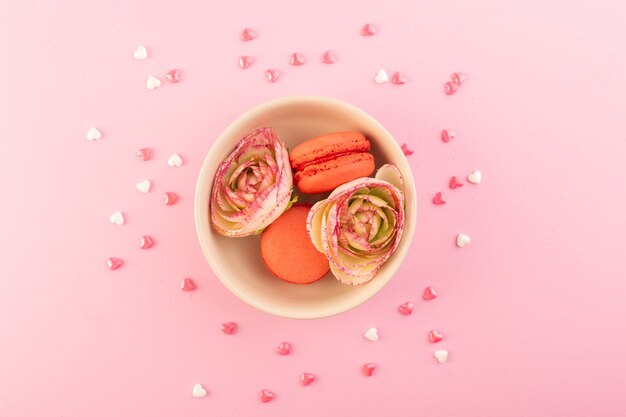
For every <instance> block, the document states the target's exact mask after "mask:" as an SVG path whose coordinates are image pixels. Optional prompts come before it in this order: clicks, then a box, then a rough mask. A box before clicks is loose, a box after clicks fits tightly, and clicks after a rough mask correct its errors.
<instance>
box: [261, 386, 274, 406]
mask: <svg viewBox="0 0 626 417" xmlns="http://www.w3.org/2000/svg"><path fill="white" fill-rule="evenodd" d="M259 397H260V398H261V402H262V403H268V402H270V401H272V400H273V399H274V397H275V395H274V393H273V392H272V391H270V390H268V389H264V390H261V392H260V393H259Z"/></svg>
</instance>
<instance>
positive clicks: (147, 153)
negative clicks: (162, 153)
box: [136, 148, 152, 161]
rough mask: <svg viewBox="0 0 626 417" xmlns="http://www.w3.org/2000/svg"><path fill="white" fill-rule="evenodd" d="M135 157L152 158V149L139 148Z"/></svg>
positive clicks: (145, 159) (146, 159) (144, 159)
mask: <svg viewBox="0 0 626 417" xmlns="http://www.w3.org/2000/svg"><path fill="white" fill-rule="evenodd" d="M136 155H137V157H138V158H140V159H141V160H142V161H149V160H150V158H152V149H150V148H141V149H139V150H138V151H137V153H136Z"/></svg>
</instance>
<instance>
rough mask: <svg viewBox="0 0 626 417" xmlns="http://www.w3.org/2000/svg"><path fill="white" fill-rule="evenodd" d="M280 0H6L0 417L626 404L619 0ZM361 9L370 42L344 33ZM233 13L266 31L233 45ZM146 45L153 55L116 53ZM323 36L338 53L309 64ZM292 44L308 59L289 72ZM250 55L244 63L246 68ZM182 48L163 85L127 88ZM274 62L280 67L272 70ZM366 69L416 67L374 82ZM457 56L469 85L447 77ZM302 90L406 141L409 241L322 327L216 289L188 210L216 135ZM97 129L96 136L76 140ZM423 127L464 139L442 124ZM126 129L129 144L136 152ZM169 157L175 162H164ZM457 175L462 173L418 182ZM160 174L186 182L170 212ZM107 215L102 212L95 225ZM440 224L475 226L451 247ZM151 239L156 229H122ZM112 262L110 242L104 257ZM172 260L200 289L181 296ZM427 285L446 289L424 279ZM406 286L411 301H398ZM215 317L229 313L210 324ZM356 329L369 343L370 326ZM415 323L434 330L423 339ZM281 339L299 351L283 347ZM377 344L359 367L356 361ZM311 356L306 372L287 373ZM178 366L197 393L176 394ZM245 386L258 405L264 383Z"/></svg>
mask: <svg viewBox="0 0 626 417" xmlns="http://www.w3.org/2000/svg"><path fill="white" fill-rule="evenodd" d="M294 3H295V2H290V1H263V2H254V3H252V2H251V3H250V4H239V3H237V2H219V3H217V2H216V3H211V2H201V1H197V2H172V1H147V0H146V1H136V2H122V1H107V2H98V4H97V3H96V2H78V1H62V2H35V1H23V2H22V1H20V2H18V1H8V2H7V1H3V2H1V3H0V53H1V56H2V61H3V64H2V65H1V66H0V79H1V80H2V87H0V89H1V91H0V189H1V190H2V204H1V209H0V210H1V213H2V225H1V226H0V233H1V241H0V265H1V269H0V415H2V416H11V417H12V416H63V417H72V416H91V417H99V416H136V417H141V416H146V417H147V416H183V415H184V416H200V415H216V416H217V415H220V416H226V415H241V416H252V415H273V416H287V415H294V414H298V415H300V416H318V415H335V416H338V415H347V414H350V415H360V416H379V415H394V416H403V415H404V416H408V415H424V416H450V417H452V416H460V415H463V416H468V417H469V416H520V417H521V416H524V417H528V416H549V415H555V416H557V415H558V416H560V417H562V416H589V415H594V416H619V415H625V414H626V400H625V399H624V395H623V393H624V388H625V386H626V325H625V321H624V317H625V316H626V302H625V296H624V294H625V292H626V279H625V274H626V260H625V257H624V246H625V245H624V239H625V236H626V233H625V232H626V227H625V220H624V206H625V205H626V187H624V162H625V160H626V136H625V133H624V131H625V130H624V128H623V119H624V109H625V107H626V101H625V97H626V94H625V92H626V81H625V80H626V76H625V74H626V54H624V44H623V40H624V39H626V30H625V29H624V25H623V17H624V14H625V13H626V9H625V8H624V6H623V5H621V3H620V2H618V1H613V2H607V1H596V0H594V1H576V2H569V1H561V0H559V1H552V2H544V1H524V2H502V1H482V2H480V4H478V3H479V2H471V3H473V4H470V2H466V1H461V0H458V1H447V2H441V1H420V2H415V3H414V2H408V1H407V2H404V3H395V4H392V3H387V2H381V1H378V2H376V1H370V0H368V1H350V2H338V1H318V2H310V3H309V4H306V5H298V6H296V5H295V4H294ZM366 22H373V23H375V24H376V25H377V26H378V27H379V33H378V34H377V35H376V36H374V37H372V38H363V37H361V36H359V30H360V28H361V26H362V25H363V24H364V23H366ZM245 26H250V27H252V28H254V29H256V30H257V31H258V33H259V38H258V39H257V40H255V41H253V42H248V43H243V42H241V41H240V40H239V39H238V35H239V33H240V31H241V29H243V28H244V27H245ZM141 44H144V45H146V46H148V48H149V50H150V58H149V59H148V60H146V61H136V60H133V58H132V57H131V53H132V51H133V50H134V49H135V48H136V47H137V46H138V45H141ZM326 49H334V50H336V51H337V54H338V57H339V61H338V62H337V64H335V65H333V66H325V65H323V64H321V63H320V62H319V57H320V55H321V53H322V52H323V51H324V50H326ZM294 51H301V52H303V53H304V54H305V55H306V56H307V58H308V59H309V62H308V63H307V64H306V65H304V66H303V67H300V68H293V67H290V66H289V65H288V64H287V61H288V57H289V55H290V53H292V52H294ZM242 54H250V55H253V56H255V57H256V58H257V61H256V63H255V64H254V65H253V67H252V68H250V69H248V70H246V71H243V70H240V69H239V67H238V65H237V59H238V56H239V55H242ZM175 67H177V68H181V69H182V70H183V71H184V79H183V81H182V82H181V83H180V84H178V85H172V84H167V83H164V85H163V86H162V87H161V88H160V89H158V90H156V91H147V90H146V88H145V80H146V78H147V76H148V75H151V74H152V75H158V76H160V77H161V78H162V75H163V74H164V73H165V72H166V71H167V70H169V69H171V68H175ZM270 67H275V68H279V69H281V70H283V71H284V74H283V77H282V78H281V79H280V81H279V82H278V83H276V84H268V83H267V82H265V80H264V76H263V71H264V70H265V69H266V68H270ZM379 68H386V69H387V70H388V71H390V72H391V71H395V70H400V71H403V72H405V73H406V74H407V76H408V77H409V79H410V81H409V83H407V84H406V85H404V86H392V85H390V84H387V85H376V84H374V83H373V82H372V77H373V76H374V74H375V72H376V71H377V70H378V69H379ZM454 71H462V72H465V73H466V74H468V81H467V83H466V85H464V86H463V87H462V88H461V89H460V90H459V92H458V93H457V94H456V95H455V96H452V97H447V96H445V95H444V94H443V92H442V85H443V83H444V82H445V81H446V79H447V77H448V76H449V74H451V73H452V72H454ZM294 94H319V95H328V96H331V97H335V98H339V99H342V100H345V101H347V102H350V103H352V104H355V105H357V106H359V107H361V108H363V109H365V110H366V111H368V112H369V113H371V114H372V115H373V116H374V117H376V118H377V119H378V120H380V121H381V122H382V123H383V124H384V125H385V126H386V127H387V128H388V129H389V130H390V131H391V132H392V134H394V135H395V136H396V138H397V139H398V141H400V142H408V143H410V144H411V145H412V146H413V148H414V149H415V154H414V155H413V156H411V157H410V163H411V166H412V169H413V172H414V175H415V178H416V185H417V189H418V190H419V196H418V197H419V200H420V206H419V221H418V226H417V230H416V235H415V239H414V241H413V244H412V248H411V251H410V255H409V257H408V259H407V260H406V262H405V263H404V264H403V266H402V268H401V269H400V271H399V272H398V274H397V276H396V277H395V278H394V279H393V280H392V281H391V282H390V284H389V285H388V286H387V287H385V288H384V290H383V291H382V292H381V293H380V294H379V295H377V296H376V297H375V298H374V299H372V300H371V301H370V302H368V303H366V304H365V305H363V306H361V307H359V308H357V309H355V310H353V311H350V312H349V313H346V314H343V315H341V316H338V317H333V318H329V319H324V320H317V321H294V320H288V319H282V318H278V317H273V316H269V315H267V314H264V313H261V312H258V311H256V310H254V309H252V308H251V307H249V306H247V305H245V304H244V303H243V302H241V301H239V300H238V299H236V298H235V297H234V296H233V295H232V294H230V293H229V292H228V291H227V290H226V289H225V288H224V287H223V286H222V284H221V283H220V282H219V281H218V280H217V279H216V278H215V276H214V275H213V273H212V272H211V270H210V268H209V267H208V265H207V263H206V261H205V259H204V257H203V255H202V253H201V251H200V248H199V245H198V243H197V241H196V236H195V230H194V222H193V212H192V202H193V192H194V186H195V180H196V175H197V172H198V170H199V167H200V164H201V161H202V159H203V158H204V155H205V154H206V152H207V151H208V149H209V147H210V146H211V143H212V141H213V140H214V138H216V137H217V136H218V135H219V133H220V132H221V131H222V130H223V129H224V128H225V127H226V126H228V124H229V123H230V122H231V121H232V120H233V119H234V118H235V117H237V116H238V115H240V114H241V113H243V112H244V111H246V110H248V109H249V108H251V107H252V106H254V105H256V104H259V103H262V102H264V101H267V100H269V99H272V98H276V97H282V96H286V95H294ZM91 125H95V126H98V127H99V128H101V130H102V132H103V134H104V137H103V139H101V140H100V141H97V142H88V141H87V140H85V132H86V131H87V129H88V128H89V127H90V126H91ZM442 128H452V129H455V130H456V131H457V132H458V139H457V140H455V141H454V142H452V143H450V144H444V143H442V142H441V141H440V140H439V139H438V135H439V131H440V130H441V129H442ZM145 146H150V147H152V148H153V149H154V157H153V160H151V161H149V162H141V161H139V160H138V159H137V158H136V157H135V155H134V153H135V150H136V149H137V148H140V147H145ZM172 152H179V153H180V154H181V155H182V157H183V158H184V160H185V165H184V166H183V167H181V168H178V169H175V168H169V167H168V166H167V165H166V160H167V157H168V156H169V155H170V154H171V153H172ZM474 169H480V170H481V171H482V172H483V183H482V184H481V185H479V186H472V185H466V186H465V187H463V188H461V189H459V190H456V191H455V192H451V191H449V190H447V191H448V193H447V194H448V197H449V203H448V204H447V205H446V206H443V207H436V206H434V205H433V204H432V203H431V202H430V199H431V198H432V196H433V194H434V193H435V192H437V191H440V190H444V191H446V184H447V181H448V179H449V177H450V176H451V175H460V176H464V175H466V174H467V173H468V172H470V171H472V170H474ZM143 178H149V179H151V180H152V181H153V190H152V191H151V192H150V193H149V194H147V195H143V194H141V193H139V192H137V191H136V190H135V183H136V182H137V181H139V180H141V179H143ZM165 191H175V192H177V193H178V194H179V195H180V197H181V200H180V202H179V203H178V204H177V205H175V206H173V207H165V206H164V205H163V204H162V194H163V192H165ZM120 209H121V210H124V211H125V212H126V214H127V220H128V221H127V224H126V225H124V226H123V227H121V228H120V227H116V226H113V225H111V224H110V223H109V222H108V216H109V215H110V214H111V213H112V212H114V211H116V210H120ZM459 231H465V232H467V233H468V234H470V235H471V237H472V243H471V245H470V246H468V247H466V248H464V249H462V250H461V249H458V248H456V247H455V246H454V244H453V240H454V236H455V235H456V233H457V232H459ZM143 234H149V235H151V236H153V237H154V238H155V240H156V242H157V243H156V246H155V247H154V248H152V249H151V250H148V251H142V250H140V249H139V248H138V241H139V237H140V236H141V235H143ZM109 256H119V257H122V258H124V259H125V261H126V264H125V265H124V267H123V268H122V269H120V270H118V271H115V272H111V271H109V270H107V269H106V267H105V265H104V261H105V259H106V258H107V257H109ZM186 276H191V277H193V278H194V279H195V280H196V282H197V283H198V286H199V288H198V290H197V291H196V292H193V293H183V292H181V291H179V290H178V285H179V282H180V280H181V279H182V278H183V277H186ZM427 285H433V286H435V287H436V288H437V289H438V290H439V291H440V294H441V296H440V298H438V299H437V300H434V301H432V302H428V303H427V302H424V301H422V300H421V298H420V296H421V292H422V290H423V288H424V287H426V286H427ZM408 300H413V301H414V302H415V303H416V309H415V312H414V314H413V315H412V316H409V317H405V316H401V315H400V314H399V313H398V312H397V310H396V308H397V306H398V305H399V304H401V303H403V302H405V301H408ZM229 320H234V321H237V322H238V323H239V324H240V330H239V332H238V333H237V334H236V335H234V336H230V337H228V336H225V335H224V334H222V333H221V332H220V330H219V325H220V323H222V322H224V321H229ZM370 326H377V327H378V328H379V330H380V335H381V338H380V340H379V341H378V342H376V343H371V342H368V341H366V340H365V339H363V337H362V333H363V332H364V331H365V330H366V329H367V328H368V327H370ZM433 328H436V329H439V330H440V331H442V332H443V333H444V334H445V335H446V339H445V340H444V341H443V342H441V343H440V344H439V345H436V346H433V345H430V344H428V343H427V342H426V335H427V332H428V331H429V330H430V329H433ZM283 340H287V341H290V342H292V343H293V344H294V353H293V355H291V356H288V357H280V356H278V355H276V354H275V347H276V345H277V344H278V343H279V342H281V341H283ZM435 348H446V349H449V350H450V360H449V362H448V363H446V364H445V365H439V364H437V363H436V362H435V361H434V359H433V357H432V352H433V350H435ZM369 361H372V362H376V363H377V364H378V365H379V367H378V370H377V372H376V374H375V376H374V377H372V378H365V377H363V376H362V375H361V374H360V372H359V366H360V365H361V364H362V363H364V362H369ZM303 371H310V372H314V373H316V374H317V375H318V377H319V379H318V381H317V382H315V383H314V384H313V385H311V386H309V387H302V386H300V385H299V382H298V377H299V374H300V373H301V372H303ZM195 383H202V384H203V385H204V386H205V387H206V388H207V389H208V391H209V395H208V396H207V397H206V398H203V399H194V398H192V397H191V390H192V387H193V385H194V384H195ZM262 388H268V389H271V390H273V391H274V392H276V394H277V398H276V400H275V401H274V402H272V403H269V404H261V403H260V401H259V400H258V398H257V392H258V390H260V389H262Z"/></svg>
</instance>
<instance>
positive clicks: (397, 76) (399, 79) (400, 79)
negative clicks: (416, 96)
mask: <svg viewBox="0 0 626 417" xmlns="http://www.w3.org/2000/svg"><path fill="white" fill-rule="evenodd" d="M405 83H406V77H405V76H404V74H403V73H401V72H394V74H393V76H392V77H391V84H395V85H402V84H405Z"/></svg>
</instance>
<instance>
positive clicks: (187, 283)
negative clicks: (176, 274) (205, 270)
mask: <svg viewBox="0 0 626 417" xmlns="http://www.w3.org/2000/svg"><path fill="white" fill-rule="evenodd" d="M180 289H181V291H193V290H195V289H196V283H195V282H193V279H191V278H185V279H183V280H182V281H181V283H180Z"/></svg>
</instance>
